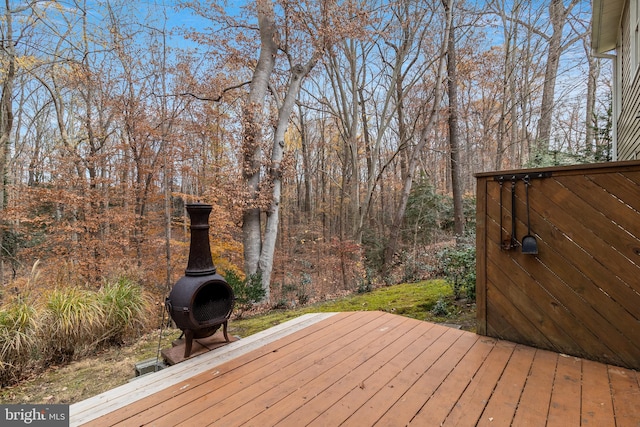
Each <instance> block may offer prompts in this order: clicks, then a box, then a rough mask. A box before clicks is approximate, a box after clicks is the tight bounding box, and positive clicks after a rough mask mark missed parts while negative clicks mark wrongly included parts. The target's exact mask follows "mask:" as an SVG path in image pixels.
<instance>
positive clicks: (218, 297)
mask: <svg viewBox="0 0 640 427" xmlns="http://www.w3.org/2000/svg"><path fill="white" fill-rule="evenodd" d="M187 213H188V214H189V217H190V218H191V246H190V247H189V261H188V264H187V269H186V270H185V275H184V276H183V277H181V278H180V280H178V281H177V282H176V284H175V285H174V286H173V288H172V289H171V292H170V293H169V296H168V297H167V299H166V302H165V303H166V307H167V311H168V312H169V315H170V316H171V318H172V319H173V321H174V322H175V324H176V326H177V327H178V328H180V329H181V330H182V331H183V332H184V338H185V349H184V357H185V358H187V357H189V356H190V355H191V348H192V345H193V340H194V339H198V338H206V337H208V336H211V335H213V334H214V333H215V332H216V331H217V330H218V329H219V328H220V326H222V327H223V333H224V339H225V340H226V341H227V342H228V341H229V336H228V335H227V322H228V320H229V317H230V316H231V312H232V311H233V305H234V302H235V298H234V295H233V289H231V286H229V284H228V283H227V282H226V281H225V280H224V278H223V277H222V276H220V275H219V274H217V273H216V268H215V266H214V265H213V260H212V259H211V247H210V246H209V214H210V213H211V205H207V204H204V203H190V204H187Z"/></svg>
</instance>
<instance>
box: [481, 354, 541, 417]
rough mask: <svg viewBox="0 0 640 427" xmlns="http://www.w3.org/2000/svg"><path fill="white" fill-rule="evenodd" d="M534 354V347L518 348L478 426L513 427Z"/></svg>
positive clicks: (512, 355)
mask: <svg viewBox="0 0 640 427" xmlns="http://www.w3.org/2000/svg"><path fill="white" fill-rule="evenodd" d="M534 354H535V349H534V348H532V347H526V346H523V345H518V346H516V348H515V349H514V351H513V353H512V354H511V359H509V362H508V363H507V366H506V368H505V370H504V372H503V373H502V376H501V377H500V379H499V380H498V384H497V385H496V388H495V390H494V392H493V394H492V395H491V397H490V398H489V402H487V406H486V408H485V410H484V412H483V413H482V415H481V417H480V420H478V424H477V425H478V426H491V427H498V426H509V425H511V421H512V419H513V416H514V414H515V411H516V408H517V406H518V402H519V401H520V395H521V393H522V390H523V389H524V384H525V382H526V379H527V376H528V374H529V371H530V369H531V363H532V361H533V356H534Z"/></svg>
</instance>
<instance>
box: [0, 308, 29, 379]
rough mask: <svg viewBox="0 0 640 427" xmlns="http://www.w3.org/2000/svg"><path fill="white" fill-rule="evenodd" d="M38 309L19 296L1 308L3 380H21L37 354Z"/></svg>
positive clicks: (0, 327) (0, 359)
mask: <svg viewBox="0 0 640 427" xmlns="http://www.w3.org/2000/svg"><path fill="white" fill-rule="evenodd" d="M37 327H38V322H37V312H36V309H35V308H34V306H33V304H30V303H28V302H27V301H26V299H23V298H15V299H14V300H12V301H10V302H9V303H7V304H5V305H4V306H3V307H2V308H0V383H1V384H2V385H6V384H8V383H11V382H14V381H16V380H18V379H19V378H20V377H21V376H22V375H23V374H24V373H25V372H26V371H27V368H28V367H29V365H30V364H31V363H32V361H33V360H34V356H35V355H36V354H37V343H38V341H37V338H36V336H37Z"/></svg>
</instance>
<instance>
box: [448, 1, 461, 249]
mask: <svg viewBox="0 0 640 427" xmlns="http://www.w3.org/2000/svg"><path fill="white" fill-rule="evenodd" d="M453 2H454V0H449V3H450V4H447V1H446V0H443V4H444V7H445V10H446V11H447V13H450V14H451V15H453ZM455 37H456V36H455V26H454V25H453V24H452V25H451V28H450V29H449V40H448V48H447V75H448V77H449V79H448V83H449V87H448V89H449V154H450V157H451V191H452V193H453V221H454V233H455V235H456V238H460V237H462V235H463V234H464V212H463V208H462V192H463V189H462V178H461V176H460V175H461V171H460V168H461V165H460V142H459V137H458V134H459V132H458V74H457V72H456V39H455Z"/></svg>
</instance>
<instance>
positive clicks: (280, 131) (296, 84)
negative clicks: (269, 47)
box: [259, 59, 315, 300]
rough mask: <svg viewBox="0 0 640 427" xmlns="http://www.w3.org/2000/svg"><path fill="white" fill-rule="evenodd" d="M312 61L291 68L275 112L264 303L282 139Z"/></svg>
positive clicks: (277, 215)
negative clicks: (284, 90) (282, 98)
mask: <svg viewBox="0 0 640 427" xmlns="http://www.w3.org/2000/svg"><path fill="white" fill-rule="evenodd" d="M314 64H315V60H314V59H312V60H311V61H309V62H308V63H307V64H306V65H304V66H303V65H299V64H298V65H294V66H293V67H292V71H291V78H290V80H289V86H288V88H287V93H286V95H285V99H284V102H283V103H282V105H281V106H279V108H278V122H277V125H276V130H275V133H274V141H273V145H272V149H271V165H270V167H269V181H270V184H271V186H270V187H271V205H270V207H269V209H268V210H267V221H266V225H265V231H264V241H263V244H262V252H261V254H260V263H259V269H260V272H261V273H262V286H263V288H264V290H265V293H266V294H265V299H266V300H268V299H269V296H270V295H269V293H270V292H269V284H270V283H271V272H272V271H273V256H274V254H275V248H276V240H277V237H278V224H279V219H280V198H281V195H282V174H283V171H282V159H283V157H284V146H285V144H284V135H285V133H286V132H287V128H288V127H289V117H291V113H292V112H293V107H294V106H295V103H296V100H297V99H298V94H299V93H300V88H301V87H302V80H303V78H304V77H305V76H306V75H307V74H308V73H309V71H310V70H311V68H312V67H313V65H314Z"/></svg>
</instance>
